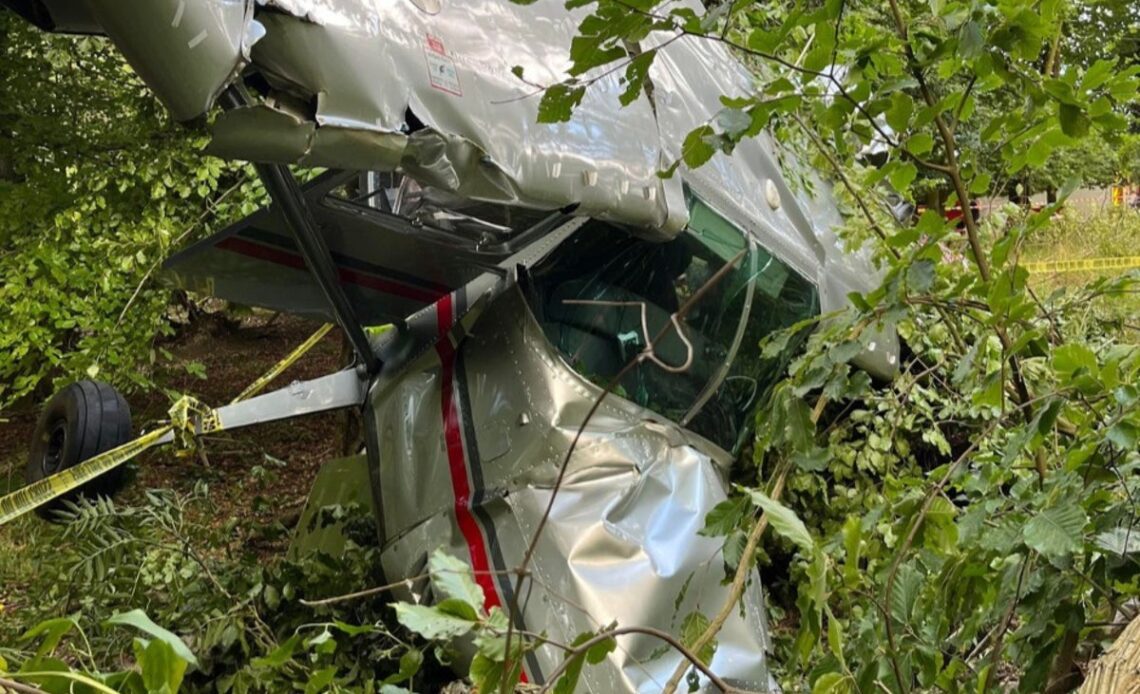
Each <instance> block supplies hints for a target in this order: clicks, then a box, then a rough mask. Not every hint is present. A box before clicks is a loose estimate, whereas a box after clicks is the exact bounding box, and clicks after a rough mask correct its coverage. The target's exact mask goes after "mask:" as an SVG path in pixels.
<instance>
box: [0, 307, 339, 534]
mask: <svg viewBox="0 0 1140 694" xmlns="http://www.w3.org/2000/svg"><path fill="white" fill-rule="evenodd" d="M330 329H332V326H331V325H324V326H322V327H321V329H320V330H318V331H317V332H316V333H314V334H313V335H312V337H310V338H309V339H307V340H305V341H304V342H303V343H301V345H300V346H299V347H297V349H295V350H293V351H292V352H290V353H289V355H288V356H286V357H285V358H284V359H282V360H281V361H279V362H277V364H275V365H274V366H273V368H271V369H270V370H269V371H267V372H265V375H263V376H261V377H260V378H258V379H257V380H256V381H254V382H253V383H252V384H250V386H249V387H248V388H246V389H245V390H243V391H242V392H241V394H240V395H238V396H237V397H236V398H234V399H233V402H235V403H236V402H239V401H241V400H245V399H247V398H249V397H251V396H252V395H254V394H255V393H257V392H258V391H260V390H261V389H262V388H264V387H265V386H266V385H267V384H268V383H269V382H270V381H272V380H273V379H274V378H276V377H278V376H280V375H281V373H282V372H283V371H285V369H287V368H289V367H290V366H292V365H293V364H294V363H296V361H297V360H298V359H300V358H301V357H302V356H304V355H305V353H306V352H308V351H309V350H310V349H312V348H313V346H314V345H316V344H317V343H318V342H320V340H321V338H322V337H324V336H325V335H327V334H328V332H329V330H330ZM222 428H223V424H222V421H221V419H220V418H219V417H218V413H217V411H216V410H214V409H212V408H209V407H206V406H205V405H203V404H202V403H200V402H199V401H197V400H195V399H194V398H192V397H189V396H186V397H183V398H181V399H179V400H178V401H177V402H175V403H174V405H173V406H171V408H170V424H167V425H164V426H162V427H159V428H158V429H155V430H154V431H152V432H149V433H147V434H144V435H142V436H140V437H139V438H137V439H135V440H133V441H128V442H126V443H124V444H123V445H121V446H119V447H117V448H112V449H111V450H109V451H105V452H103V453H100V454H99V455H96V456H93V457H91V458H88V459H87V460H85V461H83V462H81V463H79V464H78V465H75V466H74V467H70V468H67V469H66V470H62V471H60V472H57V473H56V474H54V475H52V476H50V477H45V478H44V479H42V480H39V481H38V482H33V483H31V484H29V485H27V486H26V487H22V488H21V489H19V490H17V491H15V492H12V493H11V494H9V495H7V496H4V497H0V525H4V524H5V523H7V522H9V521H11V520H14V519H16V518H19V517H20V516H22V515H24V514H25V513H27V512H29V511H32V510H34V509H35V508H37V507H39V506H42V505H44V504H46V503H48V502H49V501H51V500H52V499H56V498H58V497H61V496H63V495H64V494H67V493H68V492H70V491H73V490H75V489H77V488H79V487H80V486H82V485H84V484H87V483H88V482H90V481H91V480H93V479H95V478H96V477H99V476H100V475H102V474H104V473H106V472H110V471H111V470H114V469H115V468H117V467H119V466H120V465H122V464H123V463H126V462H127V461H129V460H131V459H132V458H134V457H136V456H137V455H139V454H140V453H142V452H143V451H145V450H147V449H148V448H153V447H154V446H156V445H158V444H159V443H160V442H161V441H162V439H163V438H164V437H165V436H166V435H167V434H169V433H171V432H175V433H176V434H183V435H185V436H187V437H188V438H192V437H193V436H200V435H202V434H208V433H211V432H215V431H221V430H222Z"/></svg>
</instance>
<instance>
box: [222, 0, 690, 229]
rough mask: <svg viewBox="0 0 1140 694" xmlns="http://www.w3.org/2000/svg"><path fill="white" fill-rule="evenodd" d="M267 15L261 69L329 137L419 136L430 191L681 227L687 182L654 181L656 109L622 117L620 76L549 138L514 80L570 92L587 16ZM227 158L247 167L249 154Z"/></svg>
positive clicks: (496, 10)
mask: <svg viewBox="0 0 1140 694" xmlns="http://www.w3.org/2000/svg"><path fill="white" fill-rule="evenodd" d="M264 4H265V5H266V6H267V7H269V8H273V9H275V10H277V12H272V13H271V12H261V13H259V14H258V15H257V20H258V21H259V22H260V23H261V24H262V25H263V26H264V27H265V30H266V35H265V37H264V38H263V39H262V40H261V41H259V42H258V43H257V45H256V46H254V49H253V63H254V66H255V68H257V69H258V70H260V71H262V72H263V73H264V74H265V75H266V76H267V77H268V78H269V81H270V83H271V84H273V85H274V86H275V87H276V88H278V89H279V90H280V91H282V92H284V93H288V94H291V95H294V96H297V97H300V98H302V99H306V100H310V101H314V102H315V110H314V112H313V113H312V115H311V118H312V121H313V122H315V124H316V125H317V132H318V133H319V132H320V131H321V130H324V129H331V128H350V129H353V130H357V131H361V132H365V131H371V132H375V133H378V134H391V133H410V131H412V130H415V132H414V133H411V135H410V139H409V142H408V143H407V150H406V151H402V152H399V153H402V154H403V158H402V161H401V163H402V165H403V166H404V167H405V169H406V170H407V171H408V172H409V173H411V174H412V175H414V176H416V177H417V178H419V179H420V180H421V181H423V182H424V183H427V184H431V185H435V186H439V187H443V188H447V189H449V190H452V191H455V192H457V193H459V194H460V195H463V196H465V197H469V198H473V199H478V200H490V201H496V202H507V203H517V204H521V205H526V206H531V207H540V208H546V209H554V208H558V207H563V206H566V205H569V204H578V205H580V212H581V213H582V214H590V215H592V216H595V217H599V218H606V219H616V220H619V221H623V222H627V223H633V224H637V225H639V226H642V227H648V228H650V229H660V230H663V231H664V232H665V233H666V234H671V233H675V232H676V231H678V230H679V229H680V228H681V227H682V226H683V225H684V222H685V214H684V205H683V202H682V199H681V197H680V191H681V188H680V185H681V184H680V181H679V180H670V181H663V180H661V179H659V178H658V177H657V176H656V173H657V171H658V170H659V169H660V168H661V167H662V161H661V159H660V151H659V150H660V144H659V138H658V133H657V129H656V127H654V124H653V123H654V121H653V111H652V108H651V106H650V104H649V101H648V99H646V98H645V97H644V96H642V97H641V98H639V99H638V100H637V101H635V102H634V103H633V104H631V105H629V106H628V107H626V108H622V107H621V105H620V103H619V102H618V99H617V95H618V94H619V93H620V92H621V91H622V90H623V89H624V86H623V85H622V84H621V83H620V82H619V81H618V79H617V77H616V76H614V77H611V78H606V79H603V80H601V81H599V82H598V83H596V84H595V85H594V86H593V87H592V88H591V90H590V93H589V94H587V96H586V98H585V99H584V101H583V103H582V104H581V106H580V107H579V108H578V109H577V111H576V113H575V115H574V117H573V119H572V120H571V121H570V122H568V123H559V124H539V123H537V117H538V104H539V98H538V96H537V95H533V94H531V92H533V88H532V87H529V86H527V85H526V84H524V83H523V82H522V81H520V80H519V79H518V78H517V77H516V76H515V75H514V74H513V73H512V69H513V68H514V67H515V66H521V67H522V68H523V70H524V74H525V75H526V78H527V79H528V80H529V81H532V82H535V83H540V84H552V83H555V82H558V81H560V80H561V79H562V78H563V77H564V74H563V73H562V68H563V66H564V64H565V59H564V57H562V56H560V55H559V54H560V53H563V52H564V51H565V50H567V49H568V47H569V43H570V39H571V37H573V36H574V35H575V33H576V31H577V25H578V22H579V20H580V18H581V16H583V14H584V11H578V12H567V11H566V10H564V9H563V8H561V7H560V6H550V5H545V6H544V5H534V6H528V7H521V6H517V5H514V4H512V3H506V2H446V3H444V4H443V7H442V9H441V10H440V11H439V12H438V13H437V14H429V13H427V12H424V11H422V10H419V9H417V8H416V6H415V5H414V4H413V3H410V2H406V1H401V2H392V1H383V0H335V1H334V0H289V1H288V2H284V1H282V0H264ZM413 126H416V127H419V126H422V128H420V129H415V127H413ZM221 127H223V128H224V127H229V124H227V123H222V124H221ZM618 132H620V133H621V135H620V136H618V137H614V136H611V134H616V133H618ZM227 141H228V142H234V141H240V137H238V138H227ZM392 146H393V153H394V154H395V153H397V152H398V150H397V149H396V147H397V146H398V145H396V144H395V143H392ZM217 151H219V152H223V153H225V154H227V155H229V156H239V157H240V156H242V152H241V149H240V147H238V148H226V149H218V150H217ZM291 156H292V153H291V152H288V151H282V152H281V153H280V155H279V156H278V157H276V160H289V161H295V159H290V157H291Z"/></svg>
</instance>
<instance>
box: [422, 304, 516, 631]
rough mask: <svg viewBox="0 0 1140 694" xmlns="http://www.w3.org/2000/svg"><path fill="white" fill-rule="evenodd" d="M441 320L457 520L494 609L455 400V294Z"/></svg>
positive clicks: (443, 395)
mask: <svg viewBox="0 0 1140 694" xmlns="http://www.w3.org/2000/svg"><path fill="white" fill-rule="evenodd" d="M436 313H437V316H438V321H439V334H440V339H439V342H437V343H436V346H435V349H436V352H437V353H438V354H439V360H440V362H441V363H442V364H443V372H442V374H441V375H440V379H441V382H440V403H441V404H442V409H443V436H444V441H445V442H446V443H447V464H448V467H449V468H450V471H451V491H452V493H453V494H454V495H455V519H456V521H457V522H458V524H459V530H460V532H462V533H463V539H464V540H466V541H467V550H468V552H470V554H471V568H473V569H475V581H476V582H477V583H478V584H479V585H480V586H481V587H482V588H483V599H484V607H486V608H487V609H488V610H490V609H491V608H492V607H498V606H500V605H501V603H500V602H499V594H498V592H497V591H496V590H495V581H494V578H493V577H492V575H491V573H490V572H491V562H490V561H489V555H488V554H487V546H486V543H484V541H483V533H482V532H480V530H479V526H478V524H476V522H475V515H474V514H473V513H472V512H471V484H470V482H469V481H468V477H467V457H466V455H465V454H464V452H463V434H462V429H461V428H460V426H459V407H458V405H457V404H456V402H455V382H454V381H455V356H456V355H455V347H454V346H452V344H451V339H450V337H449V336H448V334H447V333H448V332H449V331H450V330H451V321H452V316H453V315H454V311H453V306H452V298H451V295H450V294H448V295H447V296H445V297H443V298H442V299H440V300H439V303H438V304H437V305H436Z"/></svg>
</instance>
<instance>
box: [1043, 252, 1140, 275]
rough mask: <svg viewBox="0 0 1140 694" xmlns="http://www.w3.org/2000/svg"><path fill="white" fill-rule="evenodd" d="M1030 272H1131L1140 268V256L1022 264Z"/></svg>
mask: <svg viewBox="0 0 1140 694" xmlns="http://www.w3.org/2000/svg"><path fill="white" fill-rule="evenodd" d="M1022 267H1024V268H1025V269H1026V270H1028V271H1029V272H1087V271H1093V270H1131V269H1133V268H1140V256H1125V257H1121V258H1084V259H1082V260H1047V261H1043V262H1036V263H1022Z"/></svg>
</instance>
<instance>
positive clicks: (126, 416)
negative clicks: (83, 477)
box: [24, 381, 131, 520]
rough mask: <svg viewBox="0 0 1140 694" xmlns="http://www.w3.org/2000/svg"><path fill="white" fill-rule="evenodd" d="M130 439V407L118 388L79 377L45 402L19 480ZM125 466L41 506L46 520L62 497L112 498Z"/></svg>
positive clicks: (68, 464)
mask: <svg viewBox="0 0 1140 694" xmlns="http://www.w3.org/2000/svg"><path fill="white" fill-rule="evenodd" d="M130 440H131V408H130V406H129V405H127V401H126V400H124V399H123V396H122V395H120V394H119V392H118V391H117V390H115V389H114V388H112V387H111V386H109V385H107V384H106V383H101V382H99V381H79V382H78V383H72V384H71V385H69V386H67V387H66V388H64V389H63V390H61V391H59V392H58V393H56V394H55V396H53V397H52V399H51V400H49V401H48V403H47V405H45V406H44V410H43V413H42V414H40V419H39V422H37V423H36V432H35V434H34V435H33V437H32V446H31V451H30V452H29V454H28V465H27V467H26V468H25V469H24V479H25V480H26V481H27V482H28V483H29V484H31V483H32V482H37V481H39V480H42V479H43V478H45V477H48V476H50V475H53V474H55V473H57V472H59V471H61V470H65V469H67V468H70V467H74V466H75V465H77V464H79V463H81V462H83V461H84V460H87V459H88V458H91V457H93V456H96V455H98V454H100V453H102V452H104V451H109V450H111V449H112V448H115V447H116V446H120V445H122V444H124V443H126V442H127V441H130ZM127 480H128V476H127V471H126V468H125V466H122V465H120V466H119V467H117V468H115V469H114V470H111V471H110V472H107V473H106V474H104V475H101V476H100V477H97V478H95V479H93V480H91V481H90V482H88V483H87V484H85V485H83V486H82V487H80V488H79V489H76V490H74V491H72V492H70V493H68V494H65V495H64V496H62V497H59V498H58V499H56V500H54V501H52V502H50V503H48V504H44V505H43V506H40V507H39V508H38V509H36V512H37V513H39V515H40V516H42V517H43V518H46V519H48V520H56V519H57V516H56V514H55V513H54V512H55V511H56V510H58V509H60V508H62V507H63V504H62V503H61V502H62V501H63V500H64V499H71V500H74V499H76V498H78V497H79V496H87V497H95V496H111V495H112V494H114V493H115V492H117V491H119V490H120V489H122V488H123V486H124V485H125V484H126V483H127Z"/></svg>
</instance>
